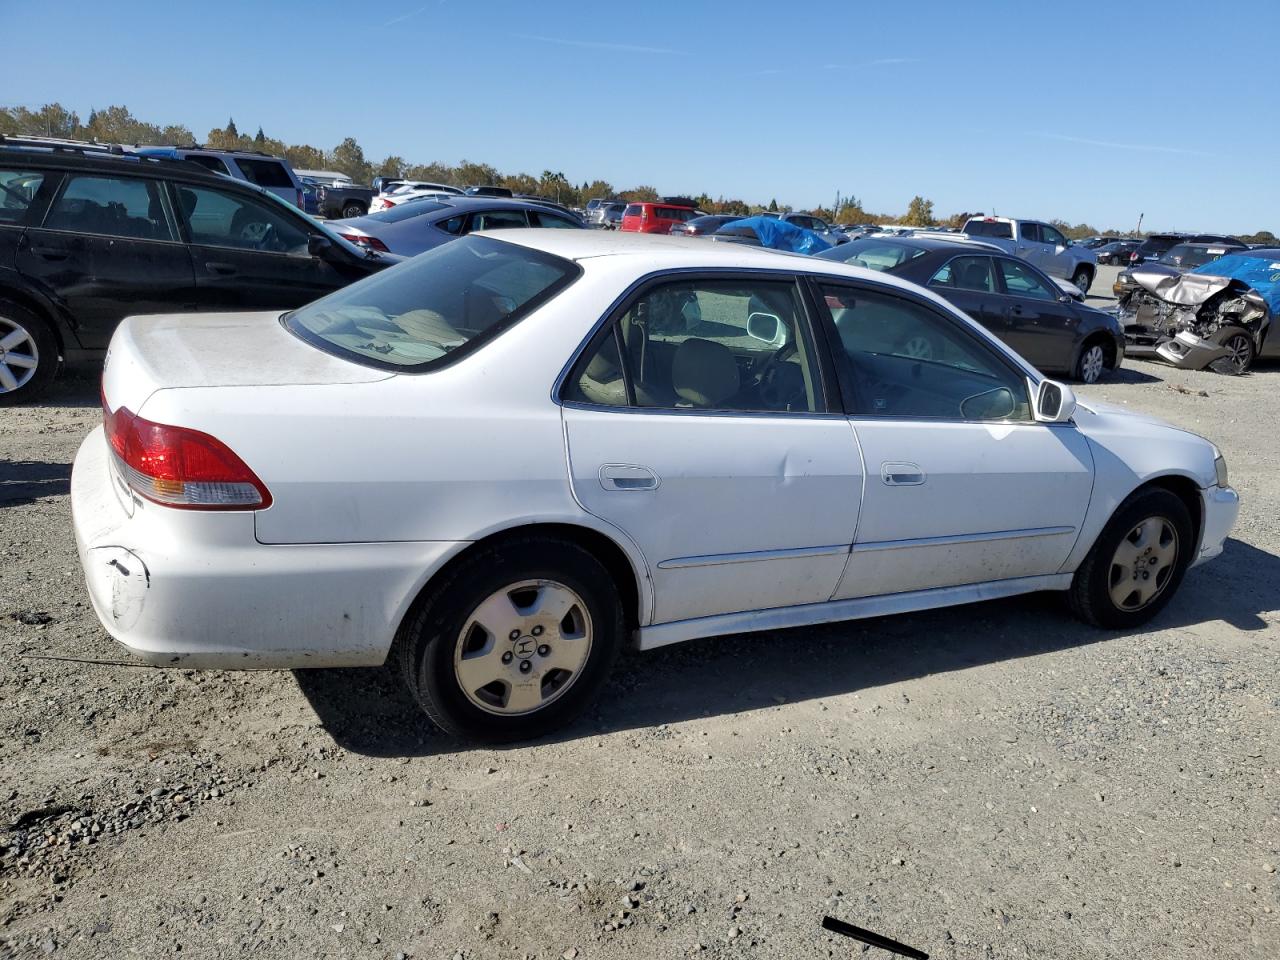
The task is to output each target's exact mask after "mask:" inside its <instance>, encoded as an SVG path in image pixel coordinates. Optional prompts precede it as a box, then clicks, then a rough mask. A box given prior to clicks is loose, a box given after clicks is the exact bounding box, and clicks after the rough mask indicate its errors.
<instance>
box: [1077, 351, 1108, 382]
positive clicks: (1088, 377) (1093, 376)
mask: <svg viewBox="0 0 1280 960" xmlns="http://www.w3.org/2000/svg"><path fill="white" fill-rule="evenodd" d="M1106 365H1107V356H1106V351H1104V350H1103V349H1102V346H1101V345H1100V344H1096V343H1095V344H1094V345H1093V346H1092V347H1090V348H1089V349H1087V350H1086V351H1085V352H1084V353H1083V354H1081V356H1080V379H1081V380H1083V381H1084V382H1085V383H1097V382H1098V381H1099V380H1100V379H1101V378H1102V371H1103V369H1104V368H1105V367H1106Z"/></svg>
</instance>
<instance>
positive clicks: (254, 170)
mask: <svg viewBox="0 0 1280 960" xmlns="http://www.w3.org/2000/svg"><path fill="white" fill-rule="evenodd" d="M236 166H237V167H239V168H240V172H241V173H243V174H244V175H245V179H247V180H248V181H249V182H250V183H256V184H257V185H258V186H260V187H292V186H293V181H292V180H291V179H289V171H288V170H286V169H285V168H284V164H283V163H279V162H277V161H275V160H250V159H248V158H247V157H236Z"/></svg>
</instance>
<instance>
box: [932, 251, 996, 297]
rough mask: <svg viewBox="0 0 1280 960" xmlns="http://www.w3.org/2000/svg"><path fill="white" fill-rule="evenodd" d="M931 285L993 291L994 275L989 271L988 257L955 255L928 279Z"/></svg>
mask: <svg viewBox="0 0 1280 960" xmlns="http://www.w3.org/2000/svg"><path fill="white" fill-rule="evenodd" d="M929 286H931V287H949V288H950V289H952V290H976V291H978V292H980V293H995V292H996V282H995V277H993V276H992V273H991V258H990V257H956V258H955V259H954V260H950V261H948V262H947V263H946V264H945V265H944V266H943V267H942V269H941V270H939V271H938V272H937V273H935V274H934V275H933V279H932V280H930V281H929Z"/></svg>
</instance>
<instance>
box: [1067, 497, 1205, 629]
mask: <svg viewBox="0 0 1280 960" xmlns="http://www.w3.org/2000/svg"><path fill="white" fill-rule="evenodd" d="M1194 536H1195V531H1194V527H1193V525H1192V523H1191V515H1190V513H1189V512H1188V511H1187V507H1186V504H1184V503H1183V502H1182V501H1181V500H1180V499H1178V497H1177V496H1175V495H1174V494H1173V493H1171V492H1170V491H1168V490H1164V489H1159V488H1149V489H1147V490H1141V491H1139V492H1137V493H1135V494H1133V495H1132V496H1131V497H1130V498H1129V499H1128V500H1126V501H1125V502H1124V503H1122V504H1121V505H1120V506H1119V508H1117V510H1116V512H1115V514H1114V515H1113V516H1112V517H1111V521H1110V522H1109V523H1108V524H1107V526H1106V527H1105V528H1104V529H1103V531H1102V534H1101V535H1100V536H1099V537H1098V539H1097V541H1096V542H1095V543H1094V545H1093V549H1092V550H1090V551H1089V553H1088V555H1087V556H1086V557H1085V559H1084V563H1082V564H1080V569H1079V570H1077V571H1076V575H1075V578H1074V579H1073V580H1072V583H1071V589H1070V592H1069V594H1068V596H1069V599H1070V601H1071V607H1072V609H1073V610H1074V611H1075V613H1076V615H1077V616H1079V617H1080V618H1081V619H1082V620H1085V621H1087V622H1088V623H1091V624H1093V625H1094V626H1098V627H1113V628H1127V627H1134V626H1138V625H1139V624H1142V623H1146V622H1147V621H1148V620H1150V619H1151V618H1152V617H1154V616H1155V615H1156V614H1157V613H1159V612H1160V611H1161V610H1162V609H1164V606H1165V604H1167V603H1168V602H1169V601H1170V600H1171V599H1172V598H1173V594H1174V592H1175V591H1176V590H1177V589H1178V585H1179V584H1180V583H1181V582H1182V577H1183V574H1185V573H1186V571H1187V567H1188V566H1190V564H1191V557H1192V553H1193V551H1194V550H1195V540H1194Z"/></svg>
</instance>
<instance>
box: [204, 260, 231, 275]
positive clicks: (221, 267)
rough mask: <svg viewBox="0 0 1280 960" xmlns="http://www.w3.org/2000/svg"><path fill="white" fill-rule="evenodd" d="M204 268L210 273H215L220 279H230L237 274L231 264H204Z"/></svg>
mask: <svg viewBox="0 0 1280 960" xmlns="http://www.w3.org/2000/svg"><path fill="white" fill-rule="evenodd" d="M204 267H205V269H206V270H208V271H209V272H210V273H216V274H217V275H218V276H220V277H230V276H234V275H235V274H236V273H237V270H236V266H235V264H233V263H206V264H205V265H204Z"/></svg>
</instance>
